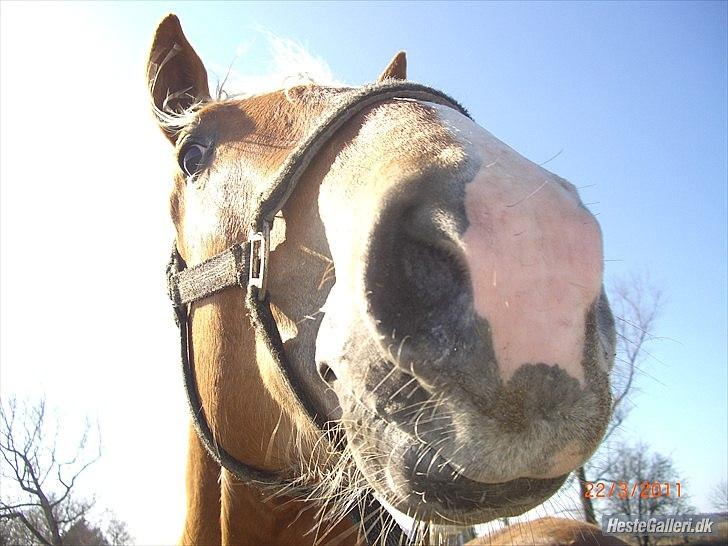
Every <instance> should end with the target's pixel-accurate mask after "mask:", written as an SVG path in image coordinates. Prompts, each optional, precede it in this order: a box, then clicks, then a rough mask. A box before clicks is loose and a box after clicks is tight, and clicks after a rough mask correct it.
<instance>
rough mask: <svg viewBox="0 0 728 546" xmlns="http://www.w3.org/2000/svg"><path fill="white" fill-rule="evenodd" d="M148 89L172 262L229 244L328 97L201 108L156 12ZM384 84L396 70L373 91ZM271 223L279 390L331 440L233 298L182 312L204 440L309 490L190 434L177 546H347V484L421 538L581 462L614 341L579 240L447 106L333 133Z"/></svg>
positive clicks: (597, 253)
mask: <svg viewBox="0 0 728 546" xmlns="http://www.w3.org/2000/svg"><path fill="white" fill-rule="evenodd" d="M148 75H149V86H150V90H151V93H152V97H153V101H154V106H155V112H156V114H157V117H158V119H159V122H160V126H161V128H162V130H163V131H164V133H165V135H166V136H167V137H168V138H169V140H170V141H171V142H172V144H173V145H174V146H175V150H176V151H175V153H176V154H177V158H178V163H179V166H180V168H179V170H178V171H177V173H176V175H175V181H174V187H173V190H172V195H171V200H170V203H171V213H172V219H173V221H174V223H175V227H176V230H177V240H176V243H177V248H178V250H179V252H180V254H181V255H182V256H183V258H184V260H185V261H186V263H187V264H188V265H190V266H192V265H195V264H196V263H199V262H201V261H203V260H205V259H207V258H209V257H211V256H214V255H215V254H217V253H219V252H222V251H223V250H225V249H226V248H228V247H229V246H230V245H232V244H234V243H237V242H240V241H241V240H244V239H245V237H246V236H247V230H248V227H249V225H250V215H251V210H250V205H249V202H250V201H251V197H252V196H255V195H258V194H259V193H261V192H263V191H265V189H266V184H267V183H268V182H269V181H270V180H271V179H273V178H274V176H275V174H276V172H277V170H278V169H279V168H280V166H281V164H282V163H283V162H284V160H285V159H286V157H287V156H288V154H289V153H290V152H291V150H292V149H294V148H295V146H296V144H297V143H299V142H300V141H301V140H302V139H303V138H304V137H305V136H306V135H307V134H308V133H309V132H310V131H311V129H312V128H313V127H314V126H315V124H316V123H317V120H318V119H320V118H321V116H322V115H323V114H324V113H326V112H327V111H329V110H330V109H331V108H333V107H335V106H336V104H337V103H338V101H339V100H340V97H341V96H343V95H344V94H345V93H347V90H346V89H328V88H321V87H316V86H305V87H294V88H291V89H288V90H286V91H278V92H274V93H270V94H267V95H261V96H253V97H250V98H247V99H244V100H224V101H215V100H212V99H211V97H210V96H209V90H208V85H207V74H206V71H205V68H204V66H203V65H202V62H201V61H200V59H199V57H198V56H197V54H196V53H195V52H194V50H193V49H192V47H191V46H190V44H189V43H188V42H187V40H186V38H185V37H184V35H183V33H182V30H181V27H180V25H179V21H178V20H177V18H176V17H174V16H168V17H167V18H165V19H164V20H163V21H162V23H161V24H160V26H159V28H158V29H157V33H156V36H155V40H154V43H153V46H152V50H151V53H150V60H149V71H148ZM404 77H405V60H404V55H403V54H399V55H397V56H396V57H395V58H394V59H393V61H392V63H391V64H390V66H388V67H387V68H386V69H385V71H384V72H383V74H382V78H397V79H403V78H404ZM280 216H281V218H280V221H279V220H278V219H277V220H276V223H275V224H274V229H273V233H272V240H271V244H272V254H271V261H270V279H269V292H270V294H271V300H272V309H273V313H274V316H275V318H276V322H277V326H278V329H279V330H280V333H281V337H282V340H283V341H284V343H285V348H286V353H287V355H288V356H289V358H290V361H291V362H293V363H294V367H295V368H296V370H295V372H294V373H296V374H297V375H296V378H295V379H296V380H297V381H298V382H300V384H301V385H303V387H304V388H305V389H306V390H307V391H309V392H310V393H311V396H312V398H313V399H314V400H315V402H316V405H317V408H319V411H320V413H321V414H322V415H324V416H325V417H326V418H327V419H328V420H330V421H331V422H335V423H336V426H337V427H338V429H337V430H338V431H339V432H340V434H341V438H342V440H341V441H340V442H339V444H337V445H334V444H333V442H332V441H331V439H330V437H327V436H324V435H322V433H321V431H319V430H318V428H317V427H316V426H315V425H314V424H313V422H312V420H311V418H310V417H309V416H307V415H303V414H302V413H301V411H300V410H299V409H298V406H297V405H296V404H295V403H294V402H293V401H291V400H290V394H289V391H288V390H287V389H286V388H285V386H284V385H283V383H282V381H281V378H280V377H279V376H278V374H277V371H276V370H277V368H276V367H275V366H274V365H272V360H271V355H270V354H269V353H268V351H267V349H266V347H265V345H264V344H263V343H262V342H261V340H260V339H258V338H257V337H256V334H255V331H254V329H253V327H252V325H251V322H250V319H249V318H248V314H247V311H246V308H245V304H244V299H243V297H242V293H241V291H240V290H238V289H231V290H227V291H224V292H221V293H218V294H216V295H213V296H211V297H209V298H207V299H205V300H204V301H201V302H198V303H195V304H193V305H191V308H190V332H191V336H190V337H191V353H192V357H193V359H194V365H195V374H196V381H197V385H198V390H199V395H200V399H201V401H202V406H203V410H204V413H205V415H206V416H207V420H208V421H209V423H210V428H211V430H212V432H213V435H214V440H215V442H216V443H217V444H219V445H221V446H224V448H225V449H226V450H227V452H229V453H230V454H232V455H233V456H234V457H235V458H237V459H238V460H240V461H243V462H245V463H246V464H248V465H251V466H253V467H256V468H259V469H264V470H270V471H279V472H280V473H282V474H285V475H289V476H291V478H292V479H293V480H296V481H297V483H299V484H306V485H310V486H313V487H315V489H314V490H313V492H312V493H310V494H308V495H306V496H303V497H302V496H301V495H293V494H288V493H286V491H283V492H281V491H273V490H270V489H265V488H257V487H253V486H250V485H246V484H243V483H241V482H240V481H238V480H237V479H236V478H235V477H234V476H233V475H232V474H230V473H229V472H228V471H227V470H225V469H224V468H220V466H219V465H218V464H217V463H216V462H215V461H214V460H213V458H212V457H210V455H209V454H208V453H207V451H206V450H205V448H204V447H203V445H202V443H201V442H200V440H199V439H198V437H197V435H196V433H195V432H194V431H192V432H191V433H190V443H189V458H188V468H187V519H186V522H185V528H184V532H183V536H182V543H184V544H255V545H260V544H279V545H286V544H291V545H293V544H296V545H299V544H316V543H319V544H326V543H331V544H354V543H357V541H361V540H362V535H361V532H360V531H361V530H360V529H359V528H358V527H356V526H354V524H353V523H352V522H351V521H350V519H349V518H348V517H347V516H348V512H349V511H350V507H351V505H352V503H356V502H357V501H358V500H360V498H361V497H360V492H361V490H363V489H367V490H373V491H374V492H376V494H377V495H378V496H379V497H380V498H383V499H385V500H386V501H387V502H388V503H389V504H391V505H393V506H394V507H395V508H396V509H398V510H400V511H401V512H404V513H409V515H411V516H413V517H415V518H416V519H419V520H423V521H432V522H436V523H437V522H439V523H449V524H453V523H455V524H462V525H468V524H473V523H478V522H481V521H488V520H491V519H494V518H496V517H502V516H510V515H517V514H520V513H522V512H524V511H526V510H527V509H529V508H531V507H533V506H535V505H537V504H539V503H540V502H543V500H545V499H546V498H548V497H549V496H550V495H551V494H553V492H555V491H556V490H557V489H558V487H559V486H560V485H561V483H563V481H564V479H565V477H566V475H567V474H568V472H569V471H571V470H572V469H573V468H574V467H575V466H577V465H578V464H581V463H582V462H583V461H584V460H585V459H586V458H588V456H589V455H590V454H591V452H592V451H593V450H594V449H596V447H597V445H598V443H599V440H600V438H601V435H602V433H603V431H604V427H605V425H606V422H607V421H608V418H609V411H610V410H609V405H610V400H609V383H608V371H609V368H610V367H611V359H612V357H613V354H610V353H613V344H614V340H613V324H612V322H611V314H610V312H609V308H608V304H607V303H606V299H605V298H604V296H603V293H602V291H601V274H602V270H601V239H600V235H599V228H598V225H597V224H596V221H595V220H594V218H593V217H592V216H591V214H589V213H588V211H586V209H585V208H584V207H583V206H582V205H581V202H580V201H579V198H578V196H576V191H575V189H574V188H573V186H571V185H570V184H568V183H567V182H566V181H563V180H562V179H559V178H558V177H556V176H555V175H553V174H551V173H548V172H547V171H545V170H543V169H541V168H540V167H538V166H536V165H533V164H532V163H530V162H528V161H526V160H525V159H523V158H521V157H520V156H518V155H517V154H516V153H515V152H513V151H512V150H510V149H509V148H507V147H506V146H505V145H503V144H502V143H500V142H499V141H497V140H496V139H495V138H494V137H492V135H490V134H489V133H487V132H485V131H484V130H482V129H481V128H479V127H477V126H476V125H475V124H473V123H472V122H471V121H470V120H468V119H467V118H465V117H464V116H461V115H460V114H458V113H456V112H455V111H451V110H450V109H449V108H448V107H445V106H439V105H433V104H429V103H428V104H425V103H422V102H418V101H398V100H391V101H387V102H386V103H383V104H381V105H376V106H372V107H370V108H368V109H367V110H366V111H364V112H363V113H362V114H361V115H359V116H357V117H355V118H354V119H352V120H351V121H350V122H349V123H348V124H347V125H345V126H344V127H343V128H342V129H341V130H340V131H339V132H338V133H337V134H336V138H333V139H332V140H331V142H330V143H329V144H328V145H327V146H326V147H324V148H323V149H322V150H321V151H320V152H319V153H318V156H317V159H316V161H315V162H314V163H313V164H312V165H311V166H310V167H309V168H308V170H307V171H306V174H305V176H304V177H303V178H302V179H301V181H300V182H299V184H298V186H297V188H296V189H295V191H294V193H293V195H292V196H291V197H290V199H289V201H288V202H287V203H286V205H285V206H284V208H283V210H282V211H281V215H280ZM334 274H335V276H334ZM322 315H323V319H322ZM319 376H320V377H319ZM519 446H528V447H527V448H525V449H524V448H522V447H519ZM570 525H571V526H572V527H574V525H575V524H570ZM556 527H558V525H555V524H554V522H553V521H552V522H551V525H550V526H543V528H544V533H546V531H545V529H547V528H548V529H550V530H552V531H553V529H555V528H556ZM532 528H534V527H532ZM539 528H540V527H539ZM585 529H586V528H585ZM588 529H589V532H590V533H592V532H593V529H592V528H588ZM548 533H550V534H551V535H553V536H557V534H555V533H553V532H551V531H548ZM518 536H519V538H518V540H519V541H520V540H521V538H520V537H521V536H522V535H518ZM523 536H525V535H523ZM499 540H500V539H499ZM557 542H558V540H557ZM557 542H550V543H557ZM495 543H497V544H503V543H504V542H494V544H495ZM562 543H570V542H567V541H566V540H564V541H563V542H562Z"/></svg>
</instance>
